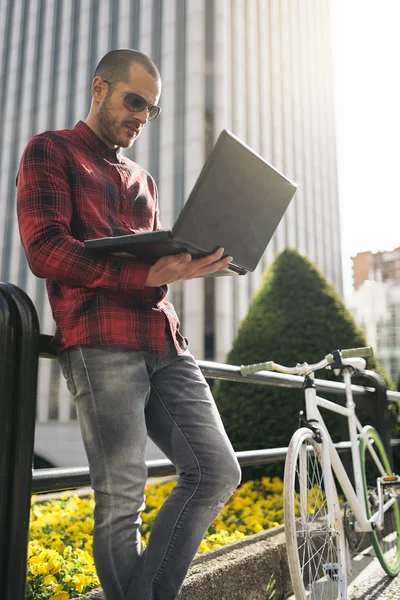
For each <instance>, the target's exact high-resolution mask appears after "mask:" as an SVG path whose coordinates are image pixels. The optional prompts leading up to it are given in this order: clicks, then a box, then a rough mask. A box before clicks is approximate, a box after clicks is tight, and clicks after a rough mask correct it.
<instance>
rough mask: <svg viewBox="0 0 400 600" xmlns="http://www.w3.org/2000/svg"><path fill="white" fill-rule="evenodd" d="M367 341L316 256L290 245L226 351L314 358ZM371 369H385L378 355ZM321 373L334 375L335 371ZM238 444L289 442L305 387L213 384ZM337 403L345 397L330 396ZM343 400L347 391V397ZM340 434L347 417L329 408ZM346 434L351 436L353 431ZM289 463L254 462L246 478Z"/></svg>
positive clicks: (262, 357)
mask: <svg viewBox="0 0 400 600" xmlns="http://www.w3.org/2000/svg"><path fill="white" fill-rule="evenodd" d="M366 345H367V340H366V339H365V335H364V333H363V332H362V330H361V329H360V328H359V327H358V326H357V325H356V323H355V322H354V319H353V317H352V315H351V314H350V312H349V311H348V309H347V308H346V306H345V305H344V303H343V301H342V299H341V298H340V296H339V295H338V294H337V292H336V291H335V289H334V288H333V286H332V285H330V284H329V283H328V281H327V280H326V279H325V277H324V275H323V274H322V273H321V272H320V271H319V270H318V268H317V267H315V266H314V265H313V264H312V263H311V262H310V260H308V259H307V258H306V257H304V256H302V255H300V254H299V253H298V252H297V251H295V250H285V251H284V252H283V253H282V254H280V255H279V256H278V257H277V258H276V260H275V261H274V263H273V264H272V265H271V266H270V267H269V269H268V270H267V271H266V273H265V274H264V277H263V281H262V283H261V286H260V288H259V290H258V291H257V292H256V294H255V295H254V298H253V301H252V303H251V306H250V309H249V312H248V314H247V316H246V317H245V319H244V320H243V323H242V325H241V327H240V329H239V332H238V336H237V339H236V340H235V342H234V345H233V348H232V350H231V352H230V353H229V355H228V357H227V363H228V364H233V365H241V364H249V363H257V362H262V361H266V360H273V361H275V362H277V363H280V364H284V365H289V366H293V365H295V364H296V363H298V362H301V363H302V362H308V363H313V362H317V361H318V360H320V359H322V358H323V357H324V356H325V355H326V354H328V353H329V352H331V351H332V350H335V349H344V348H353V347H360V346H366ZM367 368H369V369H374V370H377V371H378V372H380V374H381V375H383V376H384V374H383V371H382V369H381V367H379V365H378V364H377V362H376V360H375V358H372V359H370V360H369V361H368V364H367ZM316 376H317V377H318V378H329V379H335V377H334V375H333V374H332V372H330V371H326V370H324V371H319V372H318V374H317V375H316ZM214 395H215V399H216V402H217V405H218V408H219V410H220V412H221V416H222V419H223V421H224V424H225V427H226V430H227V433H228V435H229V437H230V439H231V442H232V444H233V446H234V448H235V450H237V451H239V450H255V449H261V448H276V447H282V446H287V445H288V443H289V441H290V438H291V436H292V434H293V432H294V431H295V429H296V428H297V426H298V421H299V417H298V415H299V410H301V409H302V408H303V403H304V400H303V394H302V391H301V390H298V389H286V388H275V387H269V386H268V387H267V386H262V385H253V384H244V383H237V382H230V381H222V382H220V383H219V384H218V386H216V388H215V389H214ZM331 398H332V399H334V400H335V401H336V402H337V401H338V399H339V398H341V397H339V396H337V395H335V396H331ZM341 402H342V403H343V402H344V398H343V400H342V401H341ZM324 417H326V420H327V422H328V423H329V424H330V426H333V428H334V432H333V433H335V429H336V433H337V434H338V435H336V436H335V435H333V438H334V439H335V437H336V438H340V437H342V435H343V433H342V426H341V425H340V423H338V419H341V418H340V417H336V416H334V415H332V417H331V413H329V414H328V413H326V412H324ZM346 439H347V438H346ZM282 472H283V464H282V463H274V464H272V465H264V466H262V467H251V468H250V467H249V468H246V469H245V470H244V479H248V478H251V477H259V476H261V475H265V474H267V475H279V476H281V475H282Z"/></svg>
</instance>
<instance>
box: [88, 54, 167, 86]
mask: <svg viewBox="0 0 400 600" xmlns="http://www.w3.org/2000/svg"><path fill="white" fill-rule="evenodd" d="M135 63H137V64H139V65H141V66H142V67H143V68H144V69H146V71H147V72H148V73H149V74H150V75H151V76H152V77H154V79H160V72H159V70H158V68H157V65H156V64H155V63H154V62H153V61H152V60H151V58H149V57H148V56H147V55H146V54H143V52H139V50H132V49H131V48H122V49H120V50H111V52H108V53H107V54H106V55H105V56H103V58H102V59H101V61H100V62H99V64H98V65H97V67H96V70H95V72H94V76H95V77H102V78H103V79H108V80H109V81H111V82H112V83H118V82H119V81H122V82H123V83H128V82H129V69H130V67H131V66H132V65H133V64H135Z"/></svg>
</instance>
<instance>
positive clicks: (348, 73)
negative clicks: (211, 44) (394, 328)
mask: <svg viewBox="0 0 400 600" xmlns="http://www.w3.org/2000/svg"><path fill="white" fill-rule="evenodd" d="M331 17H332V42H333V58H334V77H335V104H336V129H337V160H338V176H339V201H340V212H341V233H342V257H343V283H344V293H345V297H348V296H349V294H350V293H351V291H352V271H351V265H352V262H351V256H355V254H357V252H363V251H365V250H371V251H373V252H377V251H379V250H393V249H394V248H396V247H397V246H400V167H399V162H400V161H399V158H400V33H399V32H400V0H331Z"/></svg>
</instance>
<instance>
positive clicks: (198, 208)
mask: <svg viewBox="0 0 400 600" xmlns="http://www.w3.org/2000/svg"><path fill="white" fill-rule="evenodd" d="M296 189H297V188H296V185H295V184H294V183H292V182H291V181H290V180H289V179H287V178H286V177H285V176H284V175H282V173H279V171H277V170H276V169H275V168H274V167H272V166H271V165H270V164H268V163H267V161H265V160H264V159H263V158H262V157H261V156H260V155H259V154H257V153H256V152H254V151H253V150H252V149H251V148H249V146H247V145H246V144H244V143H243V142H242V141H241V140H239V138H237V137H236V136H235V135H234V134H233V133H231V132H230V131H228V130H224V131H222V132H221V134H220V136H219V138H218V140H217V142H216V144H215V146H214V148H213V149H212V151H211V152H210V154H209V155H208V158H207V160H206V163H205V165H204V167H203V169H202V171H201V173H200V175H199V177H198V180H197V182H196V184H195V186H194V188H193V190H192V192H191V194H190V196H189V198H188V200H187V202H186V204H185V205H184V207H183V209H182V211H181V213H180V215H179V217H178V220H177V221H176V223H175V225H174V227H173V229H172V233H173V237H174V239H176V240H177V241H180V240H182V241H188V242H190V243H191V244H193V245H194V246H197V247H199V248H201V249H203V250H204V251H206V252H211V251H213V250H214V249H215V248H216V247H218V246H223V247H224V248H225V254H226V255H228V254H230V255H232V256H233V263H234V264H236V265H239V266H241V267H244V268H245V269H246V270H248V271H254V269H255V268H256V266H257V264H258V262H259V260H260V258H261V256H262V255H263V253H264V251H265V249H266V247H267V245H268V243H269V241H270V240H271V237H272V236H273V234H274V232H275V230H276V228H277V227H278V225H279V223H280V221H281V219H282V217H283V215H284V214H285V211H286V209H287V207H288V205H289V203H290V201H291V199H292V198H293V196H294V194H295V192H296Z"/></svg>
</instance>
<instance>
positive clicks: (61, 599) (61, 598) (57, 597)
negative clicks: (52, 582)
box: [49, 592, 70, 600]
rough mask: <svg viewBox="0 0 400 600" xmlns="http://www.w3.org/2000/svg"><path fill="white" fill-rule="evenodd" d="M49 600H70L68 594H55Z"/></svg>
mask: <svg viewBox="0 0 400 600" xmlns="http://www.w3.org/2000/svg"><path fill="white" fill-rule="evenodd" d="M49 600H70V595H69V594H68V592H56V593H55V594H53V595H52V596H51V597H50V598H49Z"/></svg>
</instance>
